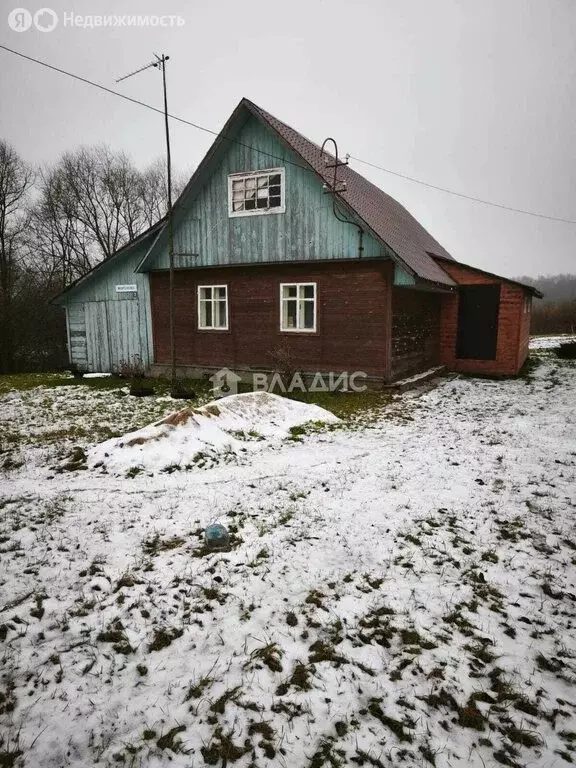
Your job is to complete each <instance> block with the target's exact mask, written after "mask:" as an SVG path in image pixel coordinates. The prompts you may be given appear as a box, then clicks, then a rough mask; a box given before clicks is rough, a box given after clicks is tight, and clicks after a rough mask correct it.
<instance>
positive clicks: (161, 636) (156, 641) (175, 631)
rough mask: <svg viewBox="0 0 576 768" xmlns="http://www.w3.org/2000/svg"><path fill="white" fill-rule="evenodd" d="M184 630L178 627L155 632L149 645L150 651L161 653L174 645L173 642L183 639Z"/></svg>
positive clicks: (162, 628) (164, 628) (163, 628)
mask: <svg viewBox="0 0 576 768" xmlns="http://www.w3.org/2000/svg"><path fill="white" fill-rule="evenodd" d="M183 634H184V630H183V629H181V628H177V627H172V628H168V627H161V628H159V629H156V630H155V631H154V636H153V637H152V640H151V641H150V644H149V645H148V650H149V651H161V650H162V649H163V648H168V646H169V645H171V644H172V641H173V640H176V639H177V638H179V637H182V635H183Z"/></svg>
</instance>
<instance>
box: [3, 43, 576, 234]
mask: <svg viewBox="0 0 576 768" xmlns="http://www.w3.org/2000/svg"><path fill="white" fill-rule="evenodd" d="M0 48H1V49H2V50H5V51H7V52H8V53H12V54H14V55H15V56H19V57H20V58H22V59H26V60H27V61H32V62H33V63H34V64H39V65H40V66H42V67H46V69H51V70H52V71H54V72H58V73H59V74H61V75H65V76H66V77H70V78H72V79H73V80H77V81H78V82H81V83H85V84H86V85H91V86H92V87H93V88H98V89H99V90H101V91H104V92H105V93H109V94H112V96H118V97H119V98H121V99H124V100H125V101H129V102H131V103H132V104H137V105H138V106H140V107H145V108H146V109H151V110H152V111H153V112H157V113H159V114H161V115H163V114H164V112H163V110H161V109H158V108H157V107H154V106H153V105H152V104H147V103H146V102H145V101H140V100H139V99H134V98H132V97H131V96H126V95H125V94H124V93H120V91H115V90H113V89H112V88H107V87H106V86H105V85H102V84H101V83H96V82H94V81H93V80H89V79H88V78H86V77H81V76H80V75H76V74H74V73H73V72H68V71H67V70H65V69H61V68H60V67H56V66H54V65H53V64H49V63H48V62H46V61H42V60H41V59H36V58H34V57H33V56H28V55H27V54H25V53H22V52H21V51H16V50H14V49H13V48H9V47H8V46H6V45H2V44H0ZM168 117H169V118H170V119H171V120H175V121H176V122H178V123H182V124H183V125H188V126H190V127H191V128H196V129H197V130H198V131H203V132H204V133H209V134H211V135H212V136H220V137H221V138H222V139H224V140H226V141H229V142H231V143H234V144H238V145H239V146H242V147H245V148H246V149H250V150H252V151H253V152H257V153H260V154H263V155H267V156H268V157H271V158H272V159H274V160H280V161H282V162H283V163H287V164H288V165H294V166H295V167H297V168H301V169H302V170H304V171H310V172H312V173H314V171H313V169H311V168H309V167H308V166H305V165H300V164H299V163H294V162H292V161H291V160H288V159H287V158H285V157H279V156H277V155H273V154H272V153H270V152H266V151H265V150H262V149H258V148H257V147H253V146H251V145H250V144H245V143H244V142H242V141H239V140H238V139H232V138H229V137H228V136H226V135H224V134H222V133H221V132H219V131H214V130H212V129H210V128H206V127H205V126H203V125H199V124H198V123H194V122H192V121H191V120H186V119H185V118H183V117H178V115H171V114H169V115H168ZM349 157H350V159H351V160H355V161H356V162H357V163H362V164H364V165H368V166H370V167H371V168H375V169H377V170H379V171H382V172H383V173H388V174H390V175H391V176H396V177H397V178H400V179H404V180H405V181H411V182H412V183H414V184H420V185H421V186H423V187H427V188H428V189H434V190H436V191H437V192H444V193H445V194H447V195H452V196H453V197H460V198H462V199H464V200H470V201H471V202H474V203H480V204H481V205H486V206H489V207H491V208H499V209H501V210H504V211H510V212H511V213H520V214H522V215H524V216H532V217H534V218H538V219H546V220H547V221H557V222H561V223H563V224H576V220H574V219H565V218H562V217H560V216H549V215H547V214H545V213H536V212H535V211H527V210H525V209H523V208H515V207H513V206H511V205H504V204H502V203H494V202H492V201H491V200H484V199H482V198H480V197H476V196H474V195H466V194H464V193H463V192H456V191H454V190H452V189H447V188H446V187H441V186H438V185H436V184H430V183H429V182H427V181H422V180H421V179H417V178H415V177H414V176H408V175H407V174H404V173H399V172H398V171H392V170H390V169H389V168H384V167H383V166H380V165H376V163H371V162H369V161H368V160H363V159H362V158H360V157H355V156H354V155H349Z"/></svg>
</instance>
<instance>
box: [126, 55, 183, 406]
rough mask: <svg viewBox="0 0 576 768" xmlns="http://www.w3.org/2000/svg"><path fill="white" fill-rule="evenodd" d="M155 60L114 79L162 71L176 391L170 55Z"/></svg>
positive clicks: (172, 369) (172, 366)
mask: <svg viewBox="0 0 576 768" xmlns="http://www.w3.org/2000/svg"><path fill="white" fill-rule="evenodd" d="M154 57H155V60H154V61H151V62H150V63H149V64H145V65H144V66H143V67H140V69H136V70H134V72H130V73H129V74H127V75H123V76H122V77H119V78H118V80H116V82H117V83H121V82H122V81H123V80H128V78H129V77H134V75H138V74H140V72H144V71H145V70H147V69H150V68H151V67H155V68H156V69H159V70H160V71H161V72H162V88H163V93H164V129H165V133H166V177H167V179H166V180H167V186H168V190H167V192H168V210H167V212H166V217H167V227H168V269H169V275H170V288H169V315H170V321H169V322H170V388H171V393H172V394H174V393H175V391H176V332H175V330H176V329H175V314H176V311H175V305H176V302H175V290H174V227H173V212H172V160H171V155H170V127H169V124H168V96H167V92H166V62H167V61H168V60H169V58H170V56H166V55H165V54H162V55H161V56H158V54H157V53H155V54H154Z"/></svg>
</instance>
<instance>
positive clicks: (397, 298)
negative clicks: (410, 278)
mask: <svg viewBox="0 0 576 768" xmlns="http://www.w3.org/2000/svg"><path fill="white" fill-rule="evenodd" d="M440 299H441V297H440V296H439V295H438V294H434V293H425V292H424V291H414V290H412V289H410V288H398V287H394V288H393V289H392V379H397V378H399V377H401V376H407V375H410V374H412V373H417V372H419V371H425V370H426V369H428V368H431V367H432V366H435V365H438V364H439V363H440Z"/></svg>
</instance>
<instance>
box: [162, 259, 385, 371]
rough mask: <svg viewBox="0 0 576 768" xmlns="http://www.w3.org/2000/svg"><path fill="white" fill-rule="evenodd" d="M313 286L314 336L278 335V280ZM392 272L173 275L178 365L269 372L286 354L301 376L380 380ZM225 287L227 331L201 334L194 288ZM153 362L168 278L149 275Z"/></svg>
mask: <svg viewBox="0 0 576 768" xmlns="http://www.w3.org/2000/svg"><path fill="white" fill-rule="evenodd" d="M283 282H316V283H317V303H318V304H317V329H316V332H314V333H292V332H281V331H280V283H283ZM391 282H392V267H391V263H390V262H388V261H375V260H370V261H366V262H342V263H334V262H332V263H330V264H321V263H314V264H292V265H287V264H285V265H268V266H254V267H237V268H234V267H222V268H212V269H198V270H181V271H177V272H176V349H177V362H178V363H179V364H181V365H189V366H197V367H206V368H211V367H224V366H226V367H228V368H244V367H250V368H268V369H270V368H273V367H274V362H273V358H272V356H271V353H272V352H273V350H274V349H276V348H278V347H283V348H286V349H288V350H289V351H290V353H291V355H292V358H293V360H294V362H295V368H296V369H297V370H301V371H316V370H318V371H334V372H342V371H348V372H352V371H364V372H366V373H367V374H369V375H371V376H378V377H384V376H386V375H387V363H388V357H387V346H388V345H387V338H389V334H390V328H389V303H390V298H389V297H390V286H391ZM216 284H225V285H227V286H228V308H229V330H227V331H201V330H198V322H197V286H198V285H216ZM150 288H151V302H152V328H153V338H154V356H155V362H156V363H160V364H167V363H168V362H169V358H170V341H169V316H168V273H167V272H164V271H163V272H153V273H151V274H150Z"/></svg>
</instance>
